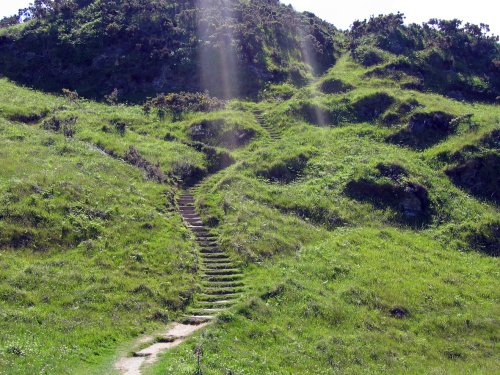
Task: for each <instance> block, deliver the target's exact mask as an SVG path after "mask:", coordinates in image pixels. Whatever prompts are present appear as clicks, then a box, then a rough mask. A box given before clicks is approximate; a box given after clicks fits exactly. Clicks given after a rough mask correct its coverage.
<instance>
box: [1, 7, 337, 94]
mask: <svg viewBox="0 0 500 375" xmlns="http://www.w3.org/2000/svg"><path fill="white" fill-rule="evenodd" d="M24 15H25V16H27V17H28V20H29V21H28V22H26V23H25V24H23V25H22V26H23V27H22V28H20V29H19V30H18V29H13V30H12V31H13V32H12V33H10V32H9V31H8V30H7V32H6V33H2V35H1V37H0V56H2V58H1V63H0V69H1V70H2V73H3V74H5V75H6V76H8V77H9V78H11V79H14V80H16V81H19V82H22V83H25V84H30V85H33V86H34V87H37V88H40V89H43V90H49V91H55V92H60V91H61V90H62V89H63V88H66V89H71V90H76V91H77V92H78V93H79V94H80V95H83V96H86V97H92V98H99V99H101V98H104V96H105V95H109V94H110V93H112V92H113V91H114V90H115V89H117V91H118V93H119V95H120V97H122V99H128V100H142V99H144V98H145V97H146V96H154V94H156V93H160V92H167V91H168V92H178V91H204V90H208V91H210V93H211V94H212V95H213V96H217V97H224V96H225V95H227V93H225V92H224V90H223V87H222V86H223V85H222V83H223V82H225V81H231V82H240V87H237V88H234V89H233V90H231V91H230V94H231V95H235V94H240V95H243V96H256V95H257V93H258V92H259V91H260V90H261V89H262V88H263V87H264V85H265V84H266V83H267V82H269V81H271V82H283V81H285V80H287V79H289V78H290V79H292V78H294V77H295V78H294V79H297V77H296V76H297V74H298V75H299V76H300V75H305V74H311V73H310V70H311V69H313V70H314V72H323V71H324V70H325V69H326V68H328V67H330V66H331V65H333V63H334V62H335V56H336V54H337V53H338V48H337V47H336V46H335V41H334V40H335V35H336V30H335V28H334V27H333V26H331V25H330V24H328V23H326V22H324V21H322V20H320V19H319V18H317V17H315V16H314V15H312V14H309V13H304V14H298V13H297V12H295V11H294V10H293V9H292V8H291V7H287V6H284V5H282V4H280V3H279V1H278V0H273V1H264V0H258V1H251V2H247V1H226V0H203V1H195V0H189V1H170V0H155V1H150V0H116V1H101V0H97V1H73V0H71V1H63V2H61V1H51V0H40V1H35V2H34V5H33V6H31V7H30V8H29V9H27V10H26V11H25V12H24ZM4 23H5V24H7V25H9V22H7V21H4ZM14 30H16V31H15V32H14ZM230 46H231V47H230ZM306 54H307V55H308V56H310V57H311V58H310V63H309V64H308V66H305V65H304V61H307V60H306V59H305V57H304V56H305V55H306ZM221 56H222V57H221ZM233 56H234V59H233ZM198 57H200V58H198ZM313 62H314V63H313ZM229 63H230V64H229ZM229 65H232V67H231V66H229ZM299 72H302V73H299ZM227 75H229V78H228V79H226V76H227Z"/></svg>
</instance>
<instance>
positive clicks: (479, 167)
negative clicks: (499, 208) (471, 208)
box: [445, 153, 500, 204]
mask: <svg viewBox="0 0 500 375" xmlns="http://www.w3.org/2000/svg"><path fill="white" fill-rule="evenodd" d="M445 173H446V174H447V176H448V177H449V178H450V179H451V180H452V181H453V182H454V183H455V184H456V185H458V186H460V187H462V188H464V189H466V190H467V191H469V192H470V193H471V194H473V195H475V196H478V197H481V198H484V199H488V200H491V201H493V202H495V203H497V204H498V203H499V202H500V156H498V155H497V154H493V153H491V154H487V155H485V156H480V157H475V158H473V159H471V160H468V161H466V162H464V163H463V164H460V165H458V166H457V167H454V168H449V169H447V170H446V171H445Z"/></svg>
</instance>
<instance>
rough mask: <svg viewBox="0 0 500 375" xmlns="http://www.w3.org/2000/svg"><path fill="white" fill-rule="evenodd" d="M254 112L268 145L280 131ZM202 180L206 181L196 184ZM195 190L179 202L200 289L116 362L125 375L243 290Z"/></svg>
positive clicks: (202, 324)
mask: <svg viewBox="0 0 500 375" xmlns="http://www.w3.org/2000/svg"><path fill="white" fill-rule="evenodd" d="M254 115H255V118H256V120H257V122H258V123H259V124H260V125H261V126H262V127H263V128H264V130H266V131H267V133H268V135H269V139H268V140H267V141H266V144H270V143H271V142H273V141H275V140H278V139H279V138H280V134H279V133H278V132H277V131H276V130H275V129H273V128H272V127H271V126H269V125H267V124H266V122H265V121H264V117H263V113H262V112H260V111H256V112H254ZM202 183H203V180H202V181H200V182H199V183H198V184H197V186H199V185H201V184H202ZM196 189H197V187H196V186H195V187H193V188H191V189H189V190H187V191H185V192H184V193H183V194H182V195H181V196H180V198H179V200H178V202H177V203H178V207H179V212H180V214H181V216H182V218H183V220H184V222H185V224H186V227H187V228H188V229H190V230H191V232H193V234H194V235H195V238H196V242H197V244H198V248H199V266H200V271H201V275H200V276H201V278H202V283H201V291H200V293H199V294H198V295H197V296H196V299H195V303H194V304H193V306H191V307H190V308H189V309H188V310H187V312H186V315H185V316H184V317H183V318H182V319H180V321H178V322H174V323H172V324H171V325H169V326H168V327H167V329H166V330H165V332H163V333H161V334H160V335H155V336H152V335H151V336H146V337H142V338H140V339H139V340H138V341H137V343H136V345H137V346H139V347H144V346H146V347H145V348H144V349H141V350H138V351H136V352H133V353H132V355H130V356H126V357H123V358H120V359H119V360H118V361H117V362H116V363H115V366H114V367H115V369H116V370H118V372H119V373H120V374H122V375H140V374H141V373H142V371H141V368H142V367H143V366H144V365H150V364H152V363H154V362H156V360H157V358H158V356H159V355H160V354H162V353H163V352H165V351H167V350H169V349H172V348H175V347H176V346H178V345H180V344H182V343H183V342H184V341H186V340H187V339H188V338H189V337H190V336H191V335H193V334H194V333H195V332H197V331H199V330H200V329H202V328H204V327H206V326H207V325H208V324H210V323H211V322H212V321H213V320H214V319H215V318H216V317H217V315H218V314H220V313H222V312H224V311H225V310H226V309H228V308H229V307H231V306H232V305H234V304H235V303H236V302H237V301H238V299H239V298H240V297H241V295H242V293H243V292H244V286H245V284H244V282H243V274H242V273H241V270H240V269H239V267H238V265H237V264H236V263H235V262H234V261H233V260H232V259H231V257H230V256H229V254H227V253H226V252H225V251H224V250H222V249H221V248H220V246H219V243H218V239H217V237H216V236H215V235H214V234H213V233H211V231H210V229H209V228H208V227H207V226H206V225H205V224H204V223H203V221H202V219H201V217H200V216H199V214H198V213H197V211H196V206H195V197H194V194H195V192H196Z"/></svg>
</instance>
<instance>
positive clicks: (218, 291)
mask: <svg viewBox="0 0 500 375" xmlns="http://www.w3.org/2000/svg"><path fill="white" fill-rule="evenodd" d="M244 291H245V290H244V289H243V288H241V287H230V288H221V287H204V288H203V292H202V293H201V294H200V295H202V296H203V295H206V296H220V295H225V294H241V293H243V292H244Z"/></svg>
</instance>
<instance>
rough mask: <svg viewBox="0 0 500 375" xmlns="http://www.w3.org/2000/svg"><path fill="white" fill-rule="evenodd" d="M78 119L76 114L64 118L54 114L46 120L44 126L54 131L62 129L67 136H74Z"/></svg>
mask: <svg viewBox="0 0 500 375" xmlns="http://www.w3.org/2000/svg"><path fill="white" fill-rule="evenodd" d="M77 120H78V117H76V116H71V117H66V118H64V119H60V118H58V117H55V116H54V117H51V118H50V119H48V120H46V121H44V122H43V124H42V127H43V128H44V129H45V130H50V131H53V132H60V131H62V132H63V134H64V136H65V137H68V138H72V137H73V136H74V135H75V124H76V121H77Z"/></svg>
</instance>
